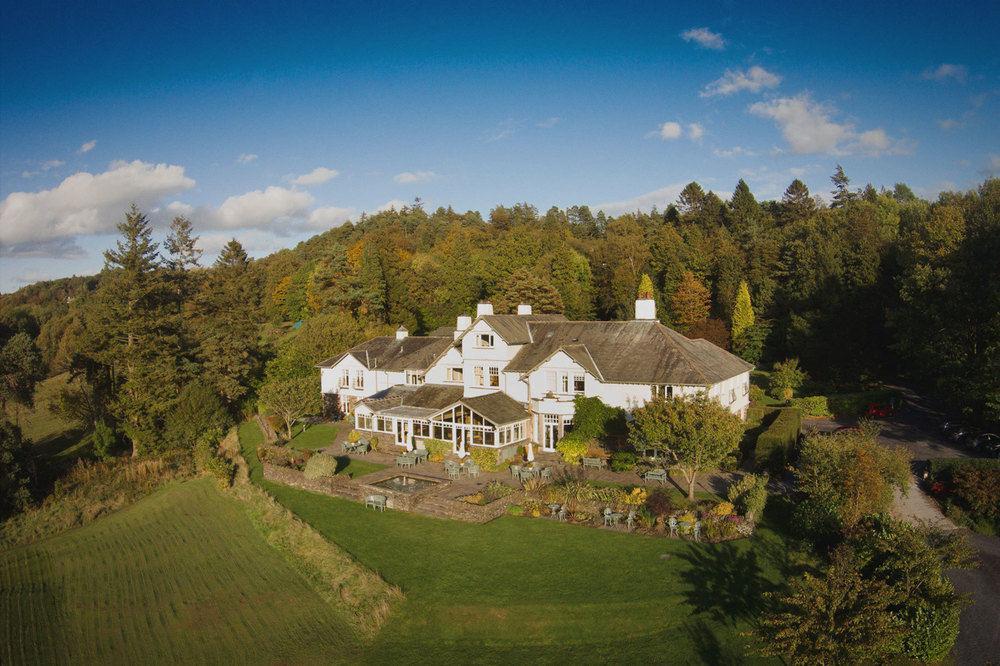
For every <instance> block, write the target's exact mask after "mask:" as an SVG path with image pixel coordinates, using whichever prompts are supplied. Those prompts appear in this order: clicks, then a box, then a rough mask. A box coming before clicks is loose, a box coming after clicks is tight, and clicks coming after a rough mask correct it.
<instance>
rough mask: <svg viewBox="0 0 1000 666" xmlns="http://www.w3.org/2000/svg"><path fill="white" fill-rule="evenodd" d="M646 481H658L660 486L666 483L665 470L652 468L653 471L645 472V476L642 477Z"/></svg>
mask: <svg viewBox="0 0 1000 666" xmlns="http://www.w3.org/2000/svg"><path fill="white" fill-rule="evenodd" d="M642 478H644V479H645V480H646V481H659V482H660V483H661V484H664V483H666V482H667V470H665V469H663V468H662V467H654V468H653V469H650V470H647V471H646V473H645V474H643V475H642Z"/></svg>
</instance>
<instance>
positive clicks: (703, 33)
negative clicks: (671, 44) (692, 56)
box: [681, 28, 726, 51]
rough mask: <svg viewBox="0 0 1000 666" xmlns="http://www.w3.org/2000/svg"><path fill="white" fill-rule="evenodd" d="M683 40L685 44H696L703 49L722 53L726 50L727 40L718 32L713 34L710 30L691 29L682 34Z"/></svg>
mask: <svg viewBox="0 0 1000 666" xmlns="http://www.w3.org/2000/svg"><path fill="white" fill-rule="evenodd" d="M681 39H683V40H684V41H685V42H694V43H696V44H698V45H699V46H701V47H702V48H706V49H712V50H713V51H721V50H722V49H724V48H726V40H725V39H723V37H722V35H720V34H719V33H717V32H712V31H711V30H709V29H708V28H690V29H688V30H685V31H684V32H682V33H681Z"/></svg>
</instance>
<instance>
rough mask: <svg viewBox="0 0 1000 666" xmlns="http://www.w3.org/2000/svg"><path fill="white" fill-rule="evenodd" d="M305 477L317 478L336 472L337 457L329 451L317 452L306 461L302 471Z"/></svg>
mask: <svg viewBox="0 0 1000 666" xmlns="http://www.w3.org/2000/svg"><path fill="white" fill-rule="evenodd" d="M303 473H304V474H305V477H306V478H307V479H319V478H321V477H324V476H333V475H334V474H336V473H337V459H336V458H335V457H334V456H332V455H330V454H329V453H317V454H316V455H314V456H312V457H311V458H309V460H307V461H306V468H305V470H304V471H303Z"/></svg>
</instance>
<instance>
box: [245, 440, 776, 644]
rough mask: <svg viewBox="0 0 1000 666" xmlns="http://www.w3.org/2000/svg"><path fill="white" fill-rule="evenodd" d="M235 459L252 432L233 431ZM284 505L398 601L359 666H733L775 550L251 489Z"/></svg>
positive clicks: (248, 450)
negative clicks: (524, 665)
mask: <svg viewBox="0 0 1000 666" xmlns="http://www.w3.org/2000/svg"><path fill="white" fill-rule="evenodd" d="M240 434H241V439H242V442H243V446H244V453H245V455H246V457H247V459H248V461H249V462H250V464H251V467H252V475H253V477H254V479H255V480H256V481H258V482H261V479H260V469H259V465H258V464H257V461H256V456H255V455H254V450H255V448H256V443H257V442H258V441H259V438H260V433H259V431H258V430H257V428H256V426H254V425H253V424H244V426H243V427H242V428H241V433H240ZM263 485H264V486H265V487H266V488H267V490H269V491H270V492H271V493H273V494H274V496H275V497H276V498H277V499H278V500H279V501H280V502H281V503H282V504H284V505H285V506H287V507H288V508H290V509H291V510H292V511H293V512H295V513H296V514H297V515H298V516H299V517H301V518H303V519H304V520H305V521H306V522H308V523H310V524H311V525H312V526H313V527H315V528H316V529H317V530H318V531H320V532H321V533H322V534H323V535H324V536H326V537H327V538H329V539H330V540H332V541H334V542H335V543H337V544H338V545H340V546H341V547H343V548H345V549H346V550H348V551H349V552H350V553H351V554H353V555H354V556H355V557H356V558H357V559H358V560H359V561H360V562H361V563H362V564H365V565H367V566H369V567H371V568H373V569H375V570H377V571H378V572H379V573H381V574H382V577H383V578H385V579H386V580H387V581H388V582H390V583H394V584H396V585H399V586H400V587H401V588H402V589H403V591H404V593H405V594H406V597H407V598H406V601H405V602H404V603H403V605H402V606H401V607H400V609H399V610H397V611H396V613H395V614H394V615H393V616H392V617H391V618H390V620H389V622H388V623H387V624H386V626H385V628H384V629H383V630H382V632H381V634H380V636H379V638H378V640H377V642H376V644H375V646H374V648H373V651H372V652H371V653H370V654H368V655H367V656H368V660H369V661H371V662H378V663H385V662H393V661H401V660H403V659H406V660H407V661H410V662H412V661H418V662H441V661H445V660H455V661H462V662H468V661H470V660H478V661H498V660H501V659H503V660H508V659H513V660H526V659H532V660H534V661H540V662H552V663H555V662H566V661H569V660H574V661H581V662H588V663H590V662H599V661H607V660H611V661H615V662H622V661H626V662H638V661H655V662H664V661H669V662H673V663H685V662H692V663H698V662H703V663H719V662H720V661H728V660H740V659H741V655H742V654H743V652H744V648H743V644H744V639H743V638H742V637H741V636H740V632H741V631H742V630H744V629H746V628H747V626H748V625H747V621H748V619H749V618H750V617H751V616H752V615H753V613H754V611H755V610H756V608H755V604H756V601H755V600H757V599H759V591H760V590H761V589H766V588H768V587H769V586H770V585H771V583H772V582H774V581H776V580H778V579H779V578H780V574H779V569H780V568H781V567H782V566H783V565H784V564H785V560H786V558H787V550H786V548H785V544H784V542H783V541H782V539H781V538H780V537H779V536H778V535H777V534H776V533H774V532H772V531H770V530H767V529H762V530H760V531H759V533H758V535H757V537H756V538H755V539H753V540H751V541H740V542H733V543H730V544H723V545H719V546H701V545H693V544H690V543H688V542H683V541H677V540H667V539H657V538H650V537H638V536H635V535H628V534H621V533H612V532H608V531H603V530H594V529H591V528H585V527H578V526H571V525H563V524H557V523H553V522H550V521H544V520H531V519H519V518H501V519H500V520H497V521H494V522H492V523H489V524H487V525H468V524H464V523H459V522H453V521H446V520H436V519H431V518H424V517H421V516H414V515H412V514H405V513H399V512H393V511H389V512H386V513H384V514H379V513H375V512H372V511H370V510H365V509H364V508H363V507H362V506H360V505H358V504H355V503H352V502H347V501H342V500H338V499H335V498H331V497H326V496H322V495H317V494H313V493H308V492H304V491H301V490H296V489H294V488H289V487H286V486H280V485H275V484H270V483H266V482H264V483H263Z"/></svg>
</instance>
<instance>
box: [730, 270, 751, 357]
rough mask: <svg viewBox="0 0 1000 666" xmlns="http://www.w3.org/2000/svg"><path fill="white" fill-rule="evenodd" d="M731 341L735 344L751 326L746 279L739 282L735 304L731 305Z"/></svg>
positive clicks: (748, 289)
mask: <svg viewBox="0 0 1000 666" xmlns="http://www.w3.org/2000/svg"><path fill="white" fill-rule="evenodd" d="M731 322H732V323H731V328H732V333H733V343H734V344H735V343H736V341H737V340H739V339H740V338H741V337H742V336H743V334H744V333H746V332H747V331H748V330H749V329H750V327H751V326H753V306H752V305H751V303H750V288H749V287H748V286H747V283H746V281H745V280H744V281H742V282H740V287H739V289H738V290H737V291H736V304H735V305H734V306H733V317H732V320H731Z"/></svg>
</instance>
